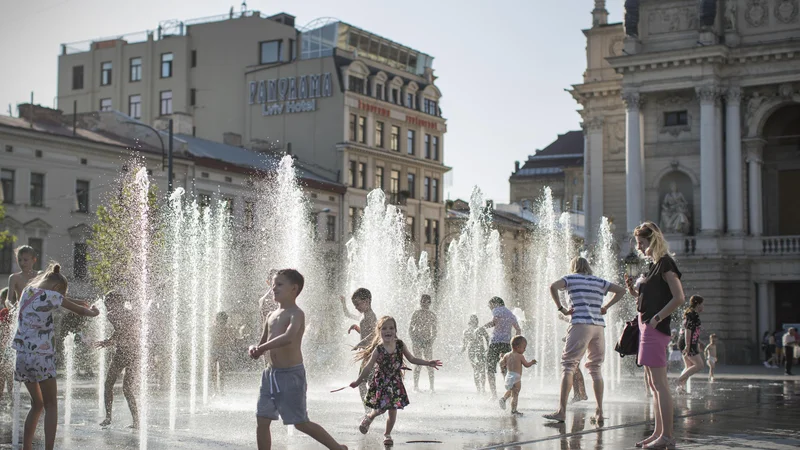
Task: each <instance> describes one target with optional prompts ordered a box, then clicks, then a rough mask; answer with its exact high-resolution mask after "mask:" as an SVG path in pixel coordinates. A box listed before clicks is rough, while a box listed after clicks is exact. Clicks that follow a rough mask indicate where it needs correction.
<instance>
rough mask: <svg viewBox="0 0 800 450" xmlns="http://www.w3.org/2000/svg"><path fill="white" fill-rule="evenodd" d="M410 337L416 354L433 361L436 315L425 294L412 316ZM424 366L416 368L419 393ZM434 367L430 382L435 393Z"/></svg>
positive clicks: (431, 370)
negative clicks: (420, 374)
mask: <svg viewBox="0 0 800 450" xmlns="http://www.w3.org/2000/svg"><path fill="white" fill-rule="evenodd" d="M408 335H409V336H411V343H412V345H413V346H414V354H415V355H419V356H420V357H422V358H425V359H428V360H432V359H433V342H434V341H435V340H436V314H435V313H434V312H433V311H431V296H430V295H428V294H424V295H423V296H422V298H421V299H420V301H419V309H418V310H416V311H414V314H413V315H412V316H411V323H410V325H409V326H408ZM421 371H422V366H415V367H414V390H415V391H419V373H420V372H421ZM433 372H434V368H433V367H428V381H429V382H430V385H431V392H433Z"/></svg>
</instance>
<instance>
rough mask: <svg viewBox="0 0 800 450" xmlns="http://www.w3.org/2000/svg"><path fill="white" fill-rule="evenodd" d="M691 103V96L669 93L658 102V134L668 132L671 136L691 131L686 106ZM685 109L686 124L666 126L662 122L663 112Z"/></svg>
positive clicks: (690, 119) (690, 116)
mask: <svg viewBox="0 0 800 450" xmlns="http://www.w3.org/2000/svg"><path fill="white" fill-rule="evenodd" d="M691 103H692V98H690V97H687V96H682V95H670V96H669V97H665V98H663V99H661V100H660V101H659V102H658V110H657V114H658V115H657V119H656V124H657V125H658V132H659V133H660V134H669V135H671V136H672V137H678V136H679V135H680V134H681V133H688V132H690V131H692V115H691V113H689V108H688V106H689V105H690V104H691ZM682 110H686V111H687V112H686V115H687V121H686V125H673V126H666V125H665V124H664V113H667V112H671V111H682Z"/></svg>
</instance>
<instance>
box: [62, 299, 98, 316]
mask: <svg viewBox="0 0 800 450" xmlns="http://www.w3.org/2000/svg"><path fill="white" fill-rule="evenodd" d="M61 306H63V307H64V309H66V310H68V311H71V312H74V313H75V314H78V315H81V316H89V317H96V316H97V315H99V314H100V311H99V310H98V309H97V307H96V306H92V307H91V308H87V307H85V306H83V305H79V304H78V303H75V302H73V301H72V300H70V299H67V298H65V299H64V301H63V302H61Z"/></svg>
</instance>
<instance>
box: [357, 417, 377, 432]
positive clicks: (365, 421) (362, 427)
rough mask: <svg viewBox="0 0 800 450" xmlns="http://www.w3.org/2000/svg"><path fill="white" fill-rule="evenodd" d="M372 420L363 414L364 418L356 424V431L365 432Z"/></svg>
mask: <svg viewBox="0 0 800 450" xmlns="http://www.w3.org/2000/svg"><path fill="white" fill-rule="evenodd" d="M372 421H373V418H371V417H370V416H369V415H365V416H364V418H363V419H361V424H360V425H359V426H358V431H360V432H361V434H367V432H368V431H369V426H370V425H372Z"/></svg>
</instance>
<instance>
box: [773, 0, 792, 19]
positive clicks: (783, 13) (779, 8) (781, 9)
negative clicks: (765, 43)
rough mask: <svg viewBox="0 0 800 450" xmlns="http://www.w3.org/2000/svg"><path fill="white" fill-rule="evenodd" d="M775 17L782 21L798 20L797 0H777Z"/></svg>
mask: <svg viewBox="0 0 800 450" xmlns="http://www.w3.org/2000/svg"><path fill="white" fill-rule="evenodd" d="M775 17H776V18H777V19H778V21H780V22H781V23H792V22H794V21H796V20H797V0H776V1H775Z"/></svg>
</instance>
